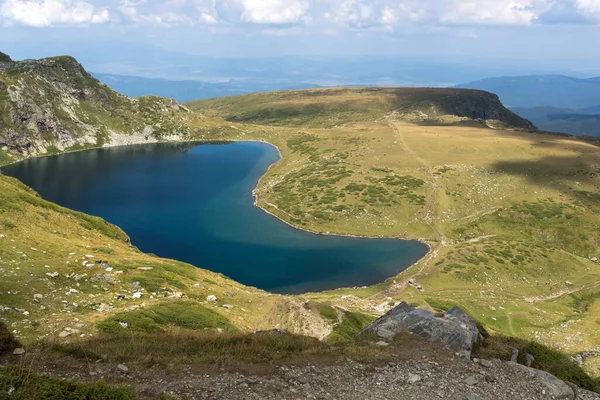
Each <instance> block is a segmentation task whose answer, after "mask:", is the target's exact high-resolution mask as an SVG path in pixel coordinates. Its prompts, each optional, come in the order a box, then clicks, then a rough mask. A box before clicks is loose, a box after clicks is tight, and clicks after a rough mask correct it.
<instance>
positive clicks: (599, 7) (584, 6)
mask: <svg viewBox="0 0 600 400" xmlns="http://www.w3.org/2000/svg"><path fill="white" fill-rule="evenodd" d="M575 7H577V8H578V9H579V10H581V11H582V12H583V13H584V14H588V15H592V16H594V17H599V18H600V0H575Z"/></svg>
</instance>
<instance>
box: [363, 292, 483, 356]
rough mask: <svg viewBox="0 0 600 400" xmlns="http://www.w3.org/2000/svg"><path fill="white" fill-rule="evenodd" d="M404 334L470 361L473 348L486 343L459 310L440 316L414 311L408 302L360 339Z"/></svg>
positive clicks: (390, 313) (466, 316)
mask: <svg viewBox="0 0 600 400" xmlns="http://www.w3.org/2000/svg"><path fill="white" fill-rule="evenodd" d="M402 332H411V333H413V334H415V335H418V336H420V337H422V338H424V339H427V340H429V341H432V342H437V343H439V344H441V345H442V346H444V347H446V348H447V349H449V350H451V351H453V352H455V353H458V354H460V355H461V356H464V357H466V358H470V357H471V351H472V349H473V346H474V345H476V344H477V343H479V342H481V340H482V339H483V338H482V336H481V334H480V333H479V330H478V329H477V325H476V324H475V321H474V320H473V319H472V318H471V317H469V316H468V315H467V314H465V313H464V312H463V311H462V310H461V309H459V308H458V307H454V308H453V309H451V310H450V311H448V312H446V313H445V314H443V315H442V316H438V315H436V314H434V313H433V312H431V311H428V310H423V309H418V308H414V307H411V306H409V305H408V304H406V303H405V302H402V303H401V304H400V305H399V306H397V307H395V308H394V309H392V310H391V311H389V312H388V313H387V314H385V315H384V316H383V317H381V318H379V319H377V320H376V321H375V322H373V323H372V324H371V325H369V326H368V327H366V328H365V329H363V330H362V331H361V332H360V333H359V335H361V334H366V333H372V334H375V335H377V336H380V337H383V338H386V339H392V338H393V337H394V336H395V335H396V334H398V333H402Z"/></svg>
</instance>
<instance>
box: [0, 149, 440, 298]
mask: <svg viewBox="0 0 600 400" xmlns="http://www.w3.org/2000/svg"><path fill="white" fill-rule="evenodd" d="M278 160H279V152H278V151H277V149H276V148H275V147H273V146H271V145H269V144H265V143H256V142H239V143H219V144H199V143H177V144H172V143H164V144H150V145H139V146H129V147H117V148H107V149H98V150H89V151H84V152H77V153H70V154H63V155H60V156H51V157H40V158H31V159H28V160H25V161H23V162H20V163H18V164H14V165H11V166H8V167H4V168H3V169H2V170H3V172H4V173H5V174H6V175H10V176H14V177H16V178H18V179H20V180H21V181H22V182H24V183H25V184H27V185H28V186H30V187H32V188H33V189H35V190H36V191H37V192H38V193H40V195H41V196H42V197H44V198H45V199H47V200H50V201H53V202H55V203H58V204H60V205H62V206H65V207H68V208H71V209H74V210H77V211H82V212H85V213H87V214H92V215H96V216H99V217H102V218H104V219H105V220H107V221H108V222H110V223H113V224H115V225H118V226H119V227H121V228H122V229H123V230H124V231H125V232H126V233H127V234H128V235H129V236H130V238H131V242H132V244H134V245H135V246H137V247H138V248H139V249H140V250H142V251H144V252H147V253H154V254H156V255H158V256H160V257H166V258H172V259H176V260H180V261H185V262H188V263H190V264H193V265H195V266H197V267H199V268H205V269H208V270H211V271H214V272H220V273H223V274H224V275H226V276H228V277H230V278H232V279H234V280H236V281H238V282H241V283H243V284H245V285H249V286H255V287H258V288H260V289H264V290H269V291H272V292H275V293H289V294H297V293H302V292H308V291H321V290H326V289H334V288H339V287H351V286H365V285H372V284H376V283H379V282H382V281H384V280H385V279H387V278H389V277H391V276H394V275H396V274H398V273H399V272H400V271H403V270H404V269H406V268H407V267H409V266H410V265H412V264H413V263H414V262H416V261H417V260H419V259H420V258H421V257H423V256H424V255H425V254H426V253H427V251H428V247H427V246H426V245H424V244H422V243H419V242H416V241H403V240H395V239H363V238H349V237H339V236H325V235H317V234H312V233H308V232H305V231H301V230H298V229H295V228H293V227H290V226H289V225H287V224H285V223H283V222H282V221H280V220H278V219H277V218H275V217H273V216H271V215H269V214H267V213H266V212H264V211H262V210H261V209H259V208H258V207H256V206H254V197H253V195H252V190H253V189H254V188H255V187H256V184H257V182H258V180H259V178H260V177H261V176H262V175H264V174H265V173H266V171H267V170H268V168H269V166H270V165H271V164H273V163H275V162H277V161H278Z"/></svg>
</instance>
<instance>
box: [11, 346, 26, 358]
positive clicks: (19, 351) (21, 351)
mask: <svg viewBox="0 0 600 400" xmlns="http://www.w3.org/2000/svg"><path fill="white" fill-rule="evenodd" d="M13 354H14V355H15V356H22V355H23V354H25V349H23V348H21V347H18V348H16V349H15V351H13Z"/></svg>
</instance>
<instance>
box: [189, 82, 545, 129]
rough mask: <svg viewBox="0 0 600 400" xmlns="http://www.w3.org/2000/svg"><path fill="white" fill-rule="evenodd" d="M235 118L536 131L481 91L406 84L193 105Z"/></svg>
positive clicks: (274, 122) (268, 122) (278, 122)
mask: <svg viewBox="0 0 600 400" xmlns="http://www.w3.org/2000/svg"><path fill="white" fill-rule="evenodd" d="M188 104H189V107H190V108H192V109H194V110H201V111H203V112H210V111H216V112H217V113H218V115H220V116H222V117H223V118H225V119H226V120H228V121H231V122H250V123H258V124H266V125H277V126H284V125H306V126H309V127H310V126H313V127H317V126H321V127H334V126H337V125H340V124H348V123H353V122H360V121H364V122H367V121H373V120H382V119H388V118H390V117H392V116H393V117H394V118H400V119H404V120H408V121H410V122H414V123H418V124H423V125H468V126H479V127H482V126H483V127H486V126H487V127H493V128H513V129H514V128H517V129H523V130H528V131H535V130H537V128H536V127H535V126H534V125H533V124H532V123H531V122H529V121H527V120H526V119H524V118H521V117H519V116H518V115H516V114H515V113H513V112H512V111H510V110H508V109H507V108H506V107H504V106H503V105H502V103H501V102H500V100H499V98H498V96H496V95H495V94H493V93H488V92H484V91H479V90H466V89H443V88H407V87H348V88H334V89H307V90H293V91H284V92H274V93H256V94H250V95H243V96H236V97H235V98H234V100H233V101H232V100H231V99H228V98H218V99H212V100H202V101H197V102H191V103H188Z"/></svg>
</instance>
